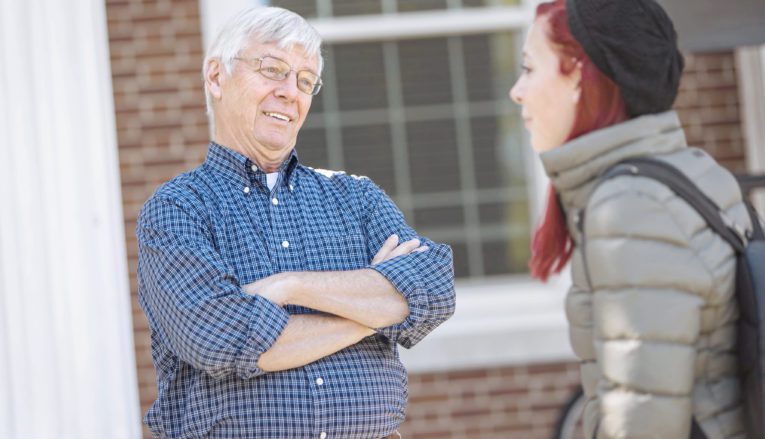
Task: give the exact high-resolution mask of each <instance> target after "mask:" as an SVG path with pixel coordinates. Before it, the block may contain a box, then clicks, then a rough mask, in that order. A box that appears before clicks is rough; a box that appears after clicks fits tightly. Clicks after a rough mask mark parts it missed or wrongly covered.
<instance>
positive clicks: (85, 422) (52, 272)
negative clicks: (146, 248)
mask: <svg viewBox="0 0 765 439" xmlns="http://www.w3.org/2000/svg"><path fill="white" fill-rule="evenodd" d="M0 65H1V66H2V67H1V68H0V133H2V136H3V137H2V140H1V141H0V437H2V438H8V439H16V438H18V439H36V438H40V439H47V438H72V439H88V438H94V439H96V438H98V439H102V438H133V439H136V438H140V436H141V425H140V413H139V408H138V407H139V405H138V395H137V393H138V392H137V385H136V376H135V375H136V367H135V358H134V350H133V349H134V348H133V338H132V324H131V318H130V316H131V306H130V292H129V286H128V277H127V262H126V251H125V244H124V230H123V216H122V201H121V192H120V182H119V165H118V159H117V142H116V132H115V123H114V104H113V99H112V86H111V73H110V66H109V52H108V37H107V31H106V12H105V6H104V2H103V1H101V0H69V1H66V2H62V1H59V0H24V1H17V0H0Z"/></svg>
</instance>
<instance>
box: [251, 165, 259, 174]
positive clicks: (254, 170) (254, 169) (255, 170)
mask: <svg viewBox="0 0 765 439" xmlns="http://www.w3.org/2000/svg"><path fill="white" fill-rule="evenodd" d="M250 169H252V172H258V167H257V166H255V165H252V166H250Z"/></svg>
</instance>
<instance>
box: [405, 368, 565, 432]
mask: <svg viewBox="0 0 765 439" xmlns="http://www.w3.org/2000/svg"><path fill="white" fill-rule="evenodd" d="M578 385H579V367H578V366H577V365H575V364H565V363H561V364H538V365H527V366H516V367H503V368H494V369H484V370H471V371H459V372H445V373H434V374H419V375H413V376H411V377H410V379H409V410H408V413H407V420H406V422H405V423H404V425H403V426H402V428H401V433H402V435H403V436H404V437H405V438H406V439H431V438H432V439H435V438H439V439H447V438H449V439H456V438H470V439H507V438H523V439H549V438H550V437H551V435H552V431H553V427H554V425H555V422H556V421H557V419H558V416H559V413H560V408H561V407H562V406H563V405H564V404H565V403H566V401H567V400H568V399H569V397H570V396H571V395H572V393H573V392H574V390H575V389H576V388H577V387H578Z"/></svg>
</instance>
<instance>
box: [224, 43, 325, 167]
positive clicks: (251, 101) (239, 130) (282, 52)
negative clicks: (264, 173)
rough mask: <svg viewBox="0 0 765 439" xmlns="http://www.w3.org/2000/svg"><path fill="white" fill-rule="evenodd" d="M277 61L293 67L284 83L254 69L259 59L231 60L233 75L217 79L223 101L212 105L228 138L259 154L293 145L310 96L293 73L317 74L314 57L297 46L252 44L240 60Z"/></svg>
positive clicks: (309, 105) (270, 154) (285, 148)
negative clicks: (302, 88)
mask: <svg viewBox="0 0 765 439" xmlns="http://www.w3.org/2000/svg"><path fill="white" fill-rule="evenodd" d="M264 56H268V57H272V58H277V59H280V60H282V61H284V62H286V63H287V64H289V65H290V67H291V68H292V70H293V71H292V72H290V73H289V76H288V77H287V78H286V79H284V80H283V81H278V80H274V79H269V78H267V77H265V76H263V75H262V74H261V73H259V72H258V71H257V68H258V66H259V65H260V63H259V62H257V61H242V60H238V61H234V64H233V69H232V72H231V75H230V76H229V77H228V78H227V80H225V81H222V83H221V99H220V102H219V105H218V108H216V116H218V115H220V118H221V119H222V121H223V123H222V124H220V126H221V128H222V129H223V130H224V131H226V132H225V133H224V134H225V137H226V138H233V139H235V141H236V143H238V144H240V145H242V146H244V147H245V148H246V149H250V150H253V149H254V150H255V151H256V152H257V153H258V155H264V156H267V157H268V156H273V155H278V154H283V153H286V152H288V151H289V150H290V149H292V148H293V147H294V146H295V143H296V142H297V135H298V132H299V131H300V128H301V127H302V126H303V122H304V121H305V118H306V115H307V114H308V110H309V109H310V108H311V101H312V100H313V96H311V95H309V94H306V93H304V92H302V91H300V90H299V89H298V87H297V80H296V74H297V73H296V72H298V71H301V70H309V71H312V72H314V73H317V74H318V60H317V59H315V58H309V57H308V55H306V53H305V51H303V48H302V47H301V46H295V47H293V48H292V49H290V50H287V49H280V48H278V47H276V45H273V44H252V45H251V46H250V47H248V48H247V49H246V50H245V51H243V52H242V53H240V54H239V56H238V58H240V59H248V60H251V59H252V58H262V57H264Z"/></svg>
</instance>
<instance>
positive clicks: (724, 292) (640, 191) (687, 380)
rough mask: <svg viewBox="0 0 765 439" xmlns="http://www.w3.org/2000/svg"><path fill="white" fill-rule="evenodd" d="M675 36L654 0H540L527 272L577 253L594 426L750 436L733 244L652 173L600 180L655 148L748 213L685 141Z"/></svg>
mask: <svg viewBox="0 0 765 439" xmlns="http://www.w3.org/2000/svg"><path fill="white" fill-rule="evenodd" d="M676 40H677V37H676V34H675V31H674V28H673V25H672V22H671V20H670V19H669V17H668V16H667V14H666V13H665V12H664V10H663V9H662V8H661V7H660V6H659V5H658V4H657V3H656V2H655V1H654V0H629V1H627V0H567V1H564V0H558V1H555V2H550V3H543V4H540V5H539V7H538V8H537V17H536V20H535V22H534V24H533V26H532V27H531V29H530V31H529V34H528V37H527V40H526V43H525V45H524V65H523V73H522V75H521V77H520V78H519V79H518V81H517V82H516V84H515V85H514V86H513V88H512V89H511V90H510V97H511V99H512V100H513V101H515V102H516V103H517V104H519V105H520V106H521V107H522V117H523V120H524V123H525V126H526V128H527V129H528V131H529V133H530V140H531V145H532V147H533V148H534V150H535V151H536V152H538V153H539V154H540V158H541V160H542V163H543V165H544V167H545V170H546V172H547V174H548V175H549V177H550V180H551V186H550V191H549V198H548V204H547V209H546V212H545V215H544V218H543V220H542V223H541V225H540V226H539V228H538V230H537V231H536V233H535V236H534V239H533V242H532V253H533V256H532V260H531V262H530V268H531V272H532V274H533V275H534V276H535V277H537V278H540V279H542V280H546V279H547V278H548V276H550V275H551V274H552V273H556V272H559V271H560V270H561V269H562V268H563V267H564V266H565V265H566V264H567V262H568V261H569V259H571V261H572V276H573V286H572V288H571V290H570V292H569V294H568V296H567V300H566V312H567V316H568V319H569V323H570V337H571V343H572V346H573V349H574V352H575V353H576V355H577V356H578V357H579V358H580V360H581V378H582V384H583V387H584V391H585V395H586V396H587V398H588V403H587V405H586V406H585V414H584V417H585V419H584V424H585V432H586V437H588V438H594V437H597V438H661V439H672V438H688V437H694V438H695V437H699V438H702V437H707V438H710V439H718V438H744V437H746V436H745V434H746V433H745V432H744V419H743V412H742V407H741V404H740V396H741V395H740V389H739V379H738V376H737V373H738V372H737V364H736V363H737V360H736V356H735V353H734V352H735V351H734V348H735V341H736V340H735V338H736V331H735V325H736V321H737V318H738V308H737V304H736V301H735V297H734V285H733V279H734V278H735V255H734V253H733V251H732V249H731V247H730V246H729V245H728V244H727V242H725V241H724V240H723V239H722V238H721V237H720V236H718V235H717V234H715V233H714V232H713V231H712V230H711V229H709V227H708V226H707V224H706V222H705V221H704V220H703V219H702V218H701V217H700V216H699V215H698V214H697V213H696V211H695V210H694V209H693V208H692V207H691V206H690V205H689V204H687V203H686V202H685V201H684V200H683V199H682V198H680V197H678V196H677V195H675V194H674V193H673V192H672V191H671V190H670V189H669V188H668V187H667V186H665V185H663V184H661V183H659V182H658V181H656V180H654V179H650V178H646V177H642V176H639V175H626V176H619V177H615V178H611V179H608V180H605V181H603V182H601V183H600V184H598V185H597V186H596V185H595V183H596V182H599V177H600V176H601V175H602V174H603V173H604V172H605V171H607V170H609V169H610V168H612V167H613V166H614V165H616V164H617V163H619V162H621V161H623V160H625V159H628V158H634V157H651V158H654V159H658V160H661V161H663V162H665V163H667V164H670V165H672V166H674V167H676V168H677V169H679V170H680V171H681V172H682V173H683V174H685V175H686V176H687V177H689V178H690V179H691V180H692V181H694V182H695V183H696V184H697V185H698V187H699V188H700V189H701V190H702V191H703V192H704V193H705V194H706V195H707V196H708V197H709V198H711V199H712V200H713V201H714V202H715V203H716V204H717V205H718V206H719V207H720V208H721V210H722V211H723V212H724V213H725V214H727V216H728V217H729V218H731V219H732V221H733V222H735V223H736V224H737V225H739V226H741V227H742V228H745V229H749V228H750V227H751V223H750V220H749V216H748V213H747V210H746V207H745V205H744V204H743V202H742V199H741V192H740V190H739V189H738V186H737V183H736V181H735V179H734V178H733V176H732V175H731V174H730V173H728V172H727V171H726V170H725V169H723V168H722V167H721V166H719V165H718V164H717V163H716V162H715V161H714V160H713V159H712V158H711V157H710V156H709V155H707V154H706V153H704V152H703V151H701V150H699V149H696V148H690V147H688V146H687V145H686V142H685V135H684V133H683V130H682V127H681V125H680V121H679V120H678V117H677V114H676V113H675V112H673V111H671V107H672V103H673V102H674V99H675V97H676V96H677V91H678V84H679V80H680V75H681V73H682V69H683V58H682V55H681V54H680V52H679V51H678V49H677V43H676ZM585 213H586V215H585ZM580 230H582V233H580V232H579V231H580Z"/></svg>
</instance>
